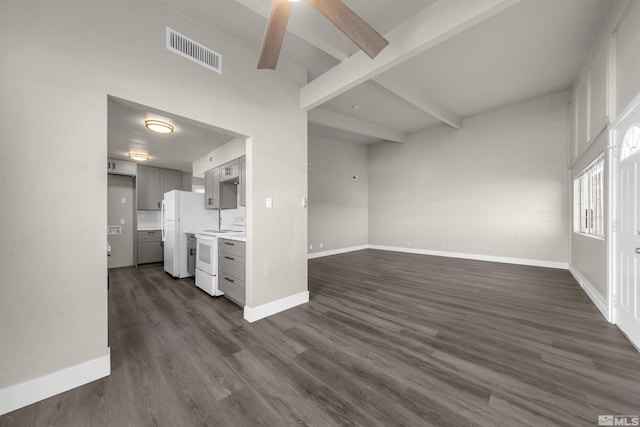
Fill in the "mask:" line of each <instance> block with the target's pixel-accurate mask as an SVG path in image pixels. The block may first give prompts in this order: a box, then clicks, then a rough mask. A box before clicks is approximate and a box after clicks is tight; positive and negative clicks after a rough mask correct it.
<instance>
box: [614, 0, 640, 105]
mask: <svg viewBox="0 0 640 427" xmlns="http://www.w3.org/2000/svg"><path fill="white" fill-rule="evenodd" d="M639 23H640V2H638V1H631V2H630V6H629V8H628V9H627V10H626V11H625V13H624V17H623V18H622V22H621V23H620V25H619V27H618V31H617V34H616V63H617V64H616V69H617V70H616V88H617V92H616V110H617V112H618V113H620V112H622V111H623V110H624V108H625V107H626V106H627V105H629V103H630V102H631V100H632V99H633V98H634V97H635V96H636V95H637V94H638V93H639V92H640V78H639V77H638V76H640V55H639V54H638V46H640V25H639Z"/></svg>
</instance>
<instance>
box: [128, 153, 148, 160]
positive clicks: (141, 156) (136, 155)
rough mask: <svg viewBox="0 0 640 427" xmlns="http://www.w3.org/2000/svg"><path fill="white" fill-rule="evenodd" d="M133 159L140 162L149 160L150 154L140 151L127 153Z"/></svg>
mask: <svg viewBox="0 0 640 427" xmlns="http://www.w3.org/2000/svg"><path fill="white" fill-rule="evenodd" d="M127 155H128V156H129V158H130V159H131V160H137V161H139V162H144V161H146V160H149V155H148V154H145V153H138V152H137V151H134V152H131V153H129V154H127Z"/></svg>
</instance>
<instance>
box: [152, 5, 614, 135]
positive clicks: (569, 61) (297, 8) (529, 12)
mask: <svg viewBox="0 0 640 427" xmlns="http://www.w3.org/2000/svg"><path fill="white" fill-rule="evenodd" d="M152 1H154V2H156V3H159V4H162V5H163V6H165V7H168V8H171V9H174V10H176V11H178V12H180V13H182V14H184V15H187V16H190V17H192V18H194V19H196V20H199V21H201V22H203V23H205V24H207V25H210V26H213V27H216V28H218V29H220V30H222V31H224V32H226V33H228V34H230V35H232V36H234V37H236V38H239V39H242V40H244V41H245V42H247V43H249V44H251V45H254V46H255V49H256V62H257V58H258V52H259V49H260V45H261V42H262V37H263V35H264V29H265V27H266V23H267V16H268V14H269V10H270V5H271V2H270V0H214V1H202V0H152ZM343 1H344V3H345V4H347V5H348V6H349V7H350V8H351V9H353V10H354V11H355V12H356V13H357V14H359V15H360V16H361V17H362V18H364V19H365V20H366V21H367V22H368V23H369V24H371V25H372V26H373V27H374V28H376V29H377V30H378V31H379V32H380V33H381V34H383V35H384V36H385V37H386V38H387V39H388V40H389V41H390V44H389V46H387V47H386V48H385V49H384V50H383V51H382V52H381V53H380V54H379V55H378V56H377V57H376V58H375V59H373V60H372V59H370V58H369V57H367V56H366V55H365V54H364V53H363V52H361V51H359V50H358V48H357V47H356V46H355V45H354V44H353V43H352V42H351V41H350V40H349V39H348V38H347V37H346V36H344V35H343V34H342V33H341V32H340V31H339V30H338V29H337V28H336V27H334V26H333V25H332V24H331V23H329V21H327V20H326V19H325V18H324V17H323V16H322V15H320V14H319V13H318V12H317V11H316V10H315V9H313V8H312V7H311V6H309V5H308V4H306V2H304V1H300V2H296V3H294V5H293V10H292V13H291V17H290V19H289V24H288V26H287V34H286V36H285V41H284V45H283V49H282V53H281V61H283V60H286V61H290V62H292V63H295V64H297V65H300V66H302V67H304V68H306V69H307V70H308V75H309V83H308V84H307V85H306V86H304V87H302V88H301V108H303V109H305V110H307V111H309V122H310V125H309V133H310V135H311V136H320V137H329V138H334V139H335V138H338V139H344V140H352V141H356V142H363V143H370V142H375V141H379V140H382V139H386V140H391V141H398V142H401V141H403V140H404V139H406V136H407V135H408V134H410V133H413V132H416V131H420V130H422V129H425V128H428V127H430V126H434V125H441V124H446V125H448V126H453V127H456V128H459V127H460V126H461V123H462V119H463V118H464V117H467V116H470V115H474V114H478V113H480V112H483V111H488V110H491V109H494V108H499V107H503V106H506V105H509V104H513V103H516V102H519V101H523V100H526V99H530V98H533V97H536V96H541V95H545V94H549V93H552V92H555V91H559V90H563V89H569V88H570V87H571V85H572V83H573V81H574V80H575V79H576V77H577V75H578V73H579V72H580V69H581V67H582V65H583V64H584V63H585V61H586V59H587V55H588V52H589V48H590V46H591V44H592V43H593V41H594V40H595V38H596V36H597V35H598V31H599V30H600V28H601V26H602V25H603V23H604V21H605V19H606V17H607V14H608V12H609V10H610V9H611V7H612V5H613V3H614V2H615V1H616V0H439V1H434V0H401V1H398V0H343ZM263 72H272V71H268V70H264V71H263Z"/></svg>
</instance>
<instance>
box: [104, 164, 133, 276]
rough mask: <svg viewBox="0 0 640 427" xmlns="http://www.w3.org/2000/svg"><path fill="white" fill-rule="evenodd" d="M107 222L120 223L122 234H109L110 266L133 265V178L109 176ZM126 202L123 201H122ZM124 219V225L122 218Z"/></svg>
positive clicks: (110, 223) (108, 264)
mask: <svg viewBox="0 0 640 427" xmlns="http://www.w3.org/2000/svg"><path fill="white" fill-rule="evenodd" d="M107 185H108V188H107V224H108V225H120V227H121V230H122V234H113V235H110V236H107V240H108V241H109V244H111V256H110V257H109V258H108V259H107V261H108V263H107V266H108V267H109V268H116V267H127V266H130V265H133V233H134V231H133V207H134V199H133V198H134V194H135V192H134V184H133V178H132V177H130V176H122V175H109V176H108V178H107ZM123 199H124V201H125V203H122V201H123ZM121 219H124V225H121V224H120V220H121Z"/></svg>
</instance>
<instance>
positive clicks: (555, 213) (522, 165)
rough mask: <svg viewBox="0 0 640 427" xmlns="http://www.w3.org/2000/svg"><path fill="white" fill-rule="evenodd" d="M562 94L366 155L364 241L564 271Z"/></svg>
mask: <svg viewBox="0 0 640 427" xmlns="http://www.w3.org/2000/svg"><path fill="white" fill-rule="evenodd" d="M568 102H569V93H568V92H560V93H557V94H554V95H549V96H543V97H540V98H536V99H533V100H531V101H528V102H524V103H521V104H517V105H512V106H509V107H507V108H503V109H500V110H497V111H492V112H488V113H485V114H480V115H478V116H474V117H470V118H467V119H465V120H464V124H463V129H461V130H454V129H451V128H448V127H445V126H440V127H436V128H431V129H429V130H426V131H425V132H422V133H419V134H415V135H412V136H410V137H409V141H408V142H407V143H406V144H395V143H378V144H376V145H373V146H371V148H370V150H369V243H370V244H372V245H383V246H393V247H404V248H412V249H424V250H432V251H441V252H455V253H462V254H471V255H483V256H494V257H495V256H497V257H507V258H519V259H526V260H536V261H550V262H561V263H566V262H567V261H568V256H569V255H568V229H569V209H568V208H569V195H568V188H569V186H568V174H567V167H566V165H567V144H568V140H569V135H568V132H569V122H568Z"/></svg>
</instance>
